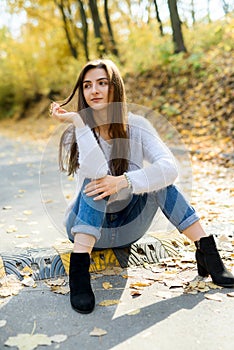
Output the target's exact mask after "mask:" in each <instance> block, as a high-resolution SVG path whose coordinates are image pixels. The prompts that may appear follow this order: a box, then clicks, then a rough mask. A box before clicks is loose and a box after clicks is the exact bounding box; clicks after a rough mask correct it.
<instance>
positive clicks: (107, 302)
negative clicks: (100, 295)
mask: <svg viewBox="0 0 234 350" xmlns="http://www.w3.org/2000/svg"><path fill="white" fill-rule="evenodd" d="M119 303H120V300H118V299H107V300H103V301H101V302H100V303H99V304H98V305H100V306H111V305H116V304H119Z"/></svg>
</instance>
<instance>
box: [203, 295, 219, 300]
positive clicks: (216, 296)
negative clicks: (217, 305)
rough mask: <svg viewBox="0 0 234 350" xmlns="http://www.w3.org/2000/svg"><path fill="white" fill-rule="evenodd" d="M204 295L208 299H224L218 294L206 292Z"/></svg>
mask: <svg viewBox="0 0 234 350" xmlns="http://www.w3.org/2000/svg"><path fill="white" fill-rule="evenodd" d="M204 297H205V298H206V299H208V300H214V301H223V299H222V298H221V297H220V295H218V294H205V295H204Z"/></svg>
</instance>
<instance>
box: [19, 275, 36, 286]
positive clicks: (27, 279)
mask: <svg viewBox="0 0 234 350" xmlns="http://www.w3.org/2000/svg"><path fill="white" fill-rule="evenodd" d="M21 283H22V285H23V286H25V287H33V288H36V286H37V285H36V282H35V281H34V279H33V278H32V277H29V276H26V277H24V279H23V280H22V281H21Z"/></svg>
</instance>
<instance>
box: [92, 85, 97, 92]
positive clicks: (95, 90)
mask: <svg viewBox="0 0 234 350" xmlns="http://www.w3.org/2000/svg"><path fill="white" fill-rule="evenodd" d="M97 92H98V87H97V85H96V84H93V85H92V93H93V94H96V93H97Z"/></svg>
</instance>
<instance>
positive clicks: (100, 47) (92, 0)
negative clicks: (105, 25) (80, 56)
mask: <svg viewBox="0 0 234 350" xmlns="http://www.w3.org/2000/svg"><path fill="white" fill-rule="evenodd" d="M89 8H90V11H91V15H92V19H93V26H94V34H95V38H96V39H97V40H98V43H97V51H98V54H99V56H100V57H102V56H103V54H104V53H106V49H105V46H104V43H103V39H102V34H101V26H102V23H101V20H100V16H99V12H98V7H97V1H96V0H89Z"/></svg>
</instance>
